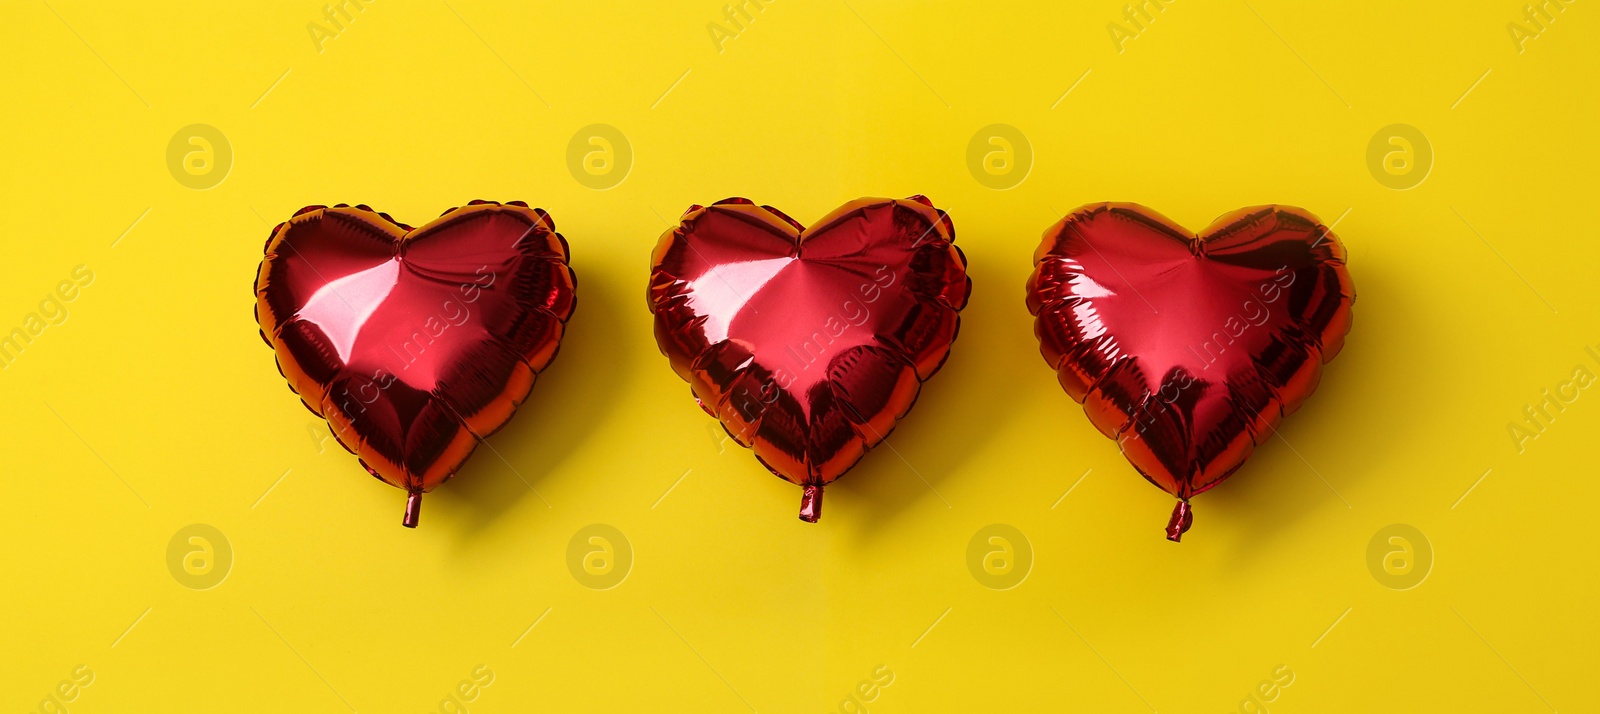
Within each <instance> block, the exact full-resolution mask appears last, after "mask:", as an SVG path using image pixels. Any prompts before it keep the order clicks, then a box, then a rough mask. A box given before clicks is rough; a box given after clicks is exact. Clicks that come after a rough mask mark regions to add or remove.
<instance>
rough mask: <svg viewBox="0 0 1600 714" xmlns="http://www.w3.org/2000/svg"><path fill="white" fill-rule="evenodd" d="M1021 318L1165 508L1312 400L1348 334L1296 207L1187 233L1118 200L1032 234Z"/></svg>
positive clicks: (1340, 275) (1264, 210)
mask: <svg viewBox="0 0 1600 714" xmlns="http://www.w3.org/2000/svg"><path fill="white" fill-rule="evenodd" d="M1034 264H1035V266H1034V271H1033V275H1032V277H1030V278H1029V279H1028V297H1027V302H1028V311H1029V312H1031V313H1033V315H1034V316H1035V321H1034V332H1035V334H1036V335H1037V336H1038V338H1039V346H1040V351H1041V352H1042V353H1043V355H1044V358H1045V361H1046V362H1048V363H1049V364H1050V366H1051V367H1052V368H1053V369H1055V370H1056V373H1057V376H1058V378H1059V379H1060V382H1061V386H1062V388H1063V389H1065V390H1066V392H1067V394H1069V395H1071V396H1072V398H1073V399H1075V400H1077V401H1078V402H1081V403H1082V404H1083V409H1084V411H1085V412H1086V413H1087V414H1088V416H1089V421H1091V422H1093V423H1094V425H1095V427H1097V428H1098V429H1099V430H1100V432H1101V433H1103V434H1105V435H1106V436H1108V437H1111V438H1113V439H1115V440H1116V441H1117V444H1118V445H1119V446H1120V447H1121V449H1122V453H1123V455H1124V456H1126V457H1127V459H1128V461H1129V462H1131V463H1132V464H1133V467H1134V468H1135V469H1137V470H1138V471H1139V473H1140V474H1142V475H1143V476H1144V477H1145V478H1146V479H1148V480H1149V481H1150V482H1151V483H1153V484H1155V485H1156V486H1159V487H1160V488H1161V489H1162V490H1164V491H1166V492H1167V493H1170V494H1172V495H1173V496H1176V497H1177V498H1178V499H1179V500H1178V503H1177V504H1176V505H1175V506H1174V508H1173V511H1172V515H1171V518H1170V519H1169V520H1168V523H1167V538H1168V539H1170V540H1173V541H1177V540H1179V538H1180V537H1181V536H1182V534H1183V532H1184V531H1186V530H1188V529H1189V526H1190V524H1191V523H1192V522H1193V519H1194V515H1193V512H1192V511H1191V510H1190V505H1189V499H1190V498H1192V497H1193V496H1195V495H1196V494H1199V493H1202V492H1204V491H1206V490H1207V489H1210V488H1212V487H1213V486H1216V485H1217V484H1218V483H1221V482H1222V480H1223V479H1226V478H1227V477H1228V476H1229V475H1231V474H1233V472H1234V471H1236V470H1238V468H1239V467H1240V466H1241V465H1243V464H1244V462H1245V459H1247V458H1249V456H1250V454H1251V452H1252V451H1253V450H1254V448H1255V447H1256V446H1258V445H1260V444H1261V443H1262V442H1264V441H1266V440H1267V439H1270V438H1271V437H1272V436H1273V434H1275V433H1276V430H1277V428H1278V424H1279V422H1280V420H1281V419H1282V418H1283V417H1285V416H1288V415H1289V414H1291V413H1293V412H1294V411H1295V410H1296V409H1298V408H1299V407H1300V405H1301V403H1302V402H1304V401H1305V400H1306V398H1307V397H1309V396H1311V393H1312V392H1313V391H1315V390H1316V388H1317V383H1318V381H1319V380H1320V378H1321V374H1322V365H1323V364H1324V363H1326V362H1328V361H1329V360H1332V359H1333V358H1334V356H1335V355H1337V354H1339V349H1340V347H1342V346H1343V345H1344V337H1345V333H1347V332H1349V330H1350V305H1351V303H1353V302H1354V301H1355V287H1354V285H1353V284H1352V283H1351V281H1350V275H1349V273H1348V272H1347V271H1346V269H1345V251H1344V247H1343V246H1342V245H1341V244H1340V243H1339V239H1338V238H1337V237H1335V236H1334V235H1333V233H1332V232H1331V231H1329V229H1328V228H1327V227H1326V226H1324V225H1322V223H1321V222H1320V221H1318V220H1317V218H1316V217H1315V216H1312V215H1311V214H1310V213H1307V212H1306V211H1303V210H1301V209H1298V208H1291V207H1287V206H1262V207H1257V208H1246V209H1243V210H1239V211H1235V212H1233V213H1230V214H1228V215H1225V216H1223V217H1221V218H1219V219H1217V221H1216V222H1215V223H1213V224H1212V225H1211V227H1209V228H1207V229H1206V230H1204V231H1202V232H1201V233H1200V234H1198V235H1196V234H1194V233H1191V232H1189V231H1187V230H1185V229H1183V228H1181V227H1179V226H1178V225H1176V224H1174V223H1172V222H1171V221H1169V220H1167V219H1166V218H1164V217H1162V216H1161V215H1160V214H1158V213H1156V212H1154V211H1151V210H1149V209H1147V208H1144V207H1142V206H1138V205H1135V204H1131V203H1103V204H1095V205H1089V206H1084V207H1082V208H1079V209H1078V210H1076V211H1073V212H1072V213H1071V214H1070V215H1068V216H1067V217H1066V218H1063V219H1062V220H1061V221H1060V222H1059V223H1056V224H1055V225H1054V226H1052V227H1051V228H1050V229H1049V230H1047V231H1045V233H1044V241H1043V242H1042V243H1041V244H1040V245H1039V249H1038V251H1037V252H1036V253H1035V255H1034Z"/></svg>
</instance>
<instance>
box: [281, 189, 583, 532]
mask: <svg viewBox="0 0 1600 714" xmlns="http://www.w3.org/2000/svg"><path fill="white" fill-rule="evenodd" d="M567 260H568V253H567V242H566V240H565V239H564V238H562V237H561V235H560V234H559V233H556V232H555V224H554V223H553V222H552V221H551V220H550V217H549V215H548V214H546V213H545V212H544V211H543V210H541V209H530V208H528V206H527V204H524V203H522V202H520V201H513V202H511V203H509V204H499V203H492V202H487V201H473V202H472V203H471V204H469V205H467V206H465V207H461V208H452V209H450V210H448V211H445V212H444V214H443V215H442V216H440V217H439V218H437V219H435V220H434V221H433V222H432V223H429V224H428V225H425V226H423V227H421V228H417V229H413V228H411V227H410V226H407V225H404V224H401V223H397V222H395V221H394V220H393V219H391V218H390V217H389V216H388V215H386V214H382V213H377V212H375V211H373V210H372V209H370V208H368V207H366V206H355V207H350V206H347V205H345V204H340V205H338V206H334V207H333V208H327V207H324V206H309V207H307V208H302V209H300V210H299V211H298V212H296V213H295V215H294V217H293V218H291V219H289V220H288V221H287V222H285V223H281V224H279V225H278V226H277V228H274V229H273V231H272V237H271V238H269V239H268V240H267V245H266V256H265V257H263V258H262V259H261V267H260V269H259V270H258V271H257V273H256V321H257V322H258V323H259V324H260V326H261V337H262V339H264V340H266V342H267V344H268V345H269V346H271V347H272V349H273V351H274V352H276V353H277V360H278V370H279V371H280V372H282V373H283V375H284V377H286V378H287V379H288V380H289V387H290V388H291V389H293V390H294V391H295V392H296V393H297V394H299V395H300V399H301V401H302V402H304V403H305V405H306V407H307V408H308V409H310V410H311V411H312V413H314V414H316V415H318V416H321V417H324V418H326V419H327V420H328V423H329V425H330V426H331V427H332V429H333V434H334V436H335V437H337V438H338V439H339V443H340V444H342V445H344V447H345V448H346V449H349V450H350V452H351V453H354V454H355V455H356V456H358V457H360V460H361V465H362V466H365V467H366V469H367V471H368V472H370V473H371V474H372V475H373V476H376V477H378V478H379V479H382V480H383V481H385V482H387V483H389V484H391V485H394V486H398V487H400V488H403V489H405V490H406V491H407V493H408V494H409V497H408V498H407V500H406V513H405V517H404V518H403V519H402V521H401V522H402V523H403V524H404V525H406V526H408V527H416V524H417V512H418V509H419V508H420V504H421V497H422V494H423V493H424V492H426V491H429V490H431V489H432V488H433V487H435V486H438V485H439V484H441V483H444V482H445V481H446V480H448V479H449V478H450V477H451V476H452V475H454V474H455V472H456V469H458V468H460V467H461V464H462V463H463V462H465V461H466V460H467V457H468V456H470V455H471V454H472V451H473V449H474V448H476V447H477V445H478V442H479V441H482V440H483V439H484V438H486V437H488V436H489V435H490V434H492V433H494V431H495V430H496V429H499V428H500V426H501V425H503V424H505V423H506V421H507V420H509V419H510V418H511V415H512V413H513V412H515V411H516V408H517V406H518V405H520V404H521V403H522V401H523V400H524V399H526V398H527V396H528V391H529V390H530V389H532V388H533V382H534V378H535V377H536V376H538V374H539V372H540V371H541V370H543V369H544V368H545V367H546V366H547V365H549V364H550V361H551V360H553V359H555V356H556V350H557V349H558V348H559V346H560V342H561V334H562V331H563V329H564V328H565V322H566V320H567V318H568V317H569V316H570V315H571V314H572V310H573V306H574V304H575V297H574V294H573V291H574V289H575V287H576V285H577V277H576V276H575V275H574V274H573V272H572V269H571V268H569V267H568V266H567Z"/></svg>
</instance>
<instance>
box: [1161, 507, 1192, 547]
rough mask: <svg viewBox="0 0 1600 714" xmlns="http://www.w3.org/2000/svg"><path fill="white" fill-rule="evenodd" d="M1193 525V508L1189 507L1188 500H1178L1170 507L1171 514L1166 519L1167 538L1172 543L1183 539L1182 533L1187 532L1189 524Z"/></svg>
mask: <svg viewBox="0 0 1600 714" xmlns="http://www.w3.org/2000/svg"><path fill="white" fill-rule="evenodd" d="M1192 525H1194V510H1193V509H1191V508H1189V502H1188V501H1179V502H1178V503H1177V505H1175V506H1173V507H1172V516H1171V517H1170V518H1168V519H1167V540H1170V541H1172V542H1174V543H1177V542H1178V541H1181V540H1183V534H1184V533H1188V532H1189V526H1192Z"/></svg>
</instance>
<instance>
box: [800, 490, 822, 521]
mask: <svg viewBox="0 0 1600 714" xmlns="http://www.w3.org/2000/svg"><path fill="white" fill-rule="evenodd" d="M821 517H822V487H821V486H818V485H817V484H814V483H808V484H806V487H805V489H804V490H802V491H801V492H800V520H802V521H805V522H807V523H816V522H817V519H818V518H821Z"/></svg>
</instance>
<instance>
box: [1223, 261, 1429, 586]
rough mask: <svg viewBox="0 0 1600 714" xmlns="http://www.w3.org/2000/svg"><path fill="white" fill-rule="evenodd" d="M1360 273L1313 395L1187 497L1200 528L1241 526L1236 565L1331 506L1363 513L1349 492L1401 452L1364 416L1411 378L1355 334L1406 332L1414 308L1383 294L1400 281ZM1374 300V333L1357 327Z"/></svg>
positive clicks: (1395, 439)
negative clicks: (1206, 487)
mask: <svg viewBox="0 0 1600 714" xmlns="http://www.w3.org/2000/svg"><path fill="white" fill-rule="evenodd" d="M1364 267H1367V269H1366V270H1363V271H1362V272H1361V274H1359V275H1357V276H1355V277H1356V278H1357V279H1358V281H1359V282H1358V283H1357V286H1356V290H1357V296H1358V297H1357V301H1356V304H1355V305H1354V306H1353V310H1354V321H1353V325H1352V328H1351V331H1350V334H1349V335H1348V336H1347V337H1346V339H1345V344H1344V349H1343V350H1342V351H1340V353H1339V354H1338V356H1336V357H1335V358H1334V360H1333V361H1332V362H1329V363H1327V364H1325V365H1323V371H1322V380H1321V382H1320V383H1319V384H1318V385H1317V391H1316V393H1315V394H1313V395H1311V397H1310V398H1309V399H1307V400H1306V401H1305V403H1304V404H1302V405H1301V407H1300V410H1299V411H1297V412H1295V413H1294V414H1291V415H1289V416H1288V417H1286V418H1285V419H1284V420H1283V422H1282V423H1281V424H1280V425H1279V427H1278V433H1277V434H1275V435H1273V436H1271V437H1269V438H1268V439H1267V440H1266V441H1264V442H1262V443H1261V444H1260V445H1258V446H1257V447H1256V450H1255V453H1253V454H1252V455H1251V457H1250V460H1248V461H1246V462H1245V465H1244V466H1243V467H1241V468H1240V469H1239V471H1238V472H1236V473H1235V474H1234V475H1233V476H1231V477H1229V478H1228V480H1227V481H1226V482H1224V483H1222V484H1220V485H1218V486H1217V487H1216V488H1214V489H1212V490H1211V491H1208V492H1206V493H1204V494H1201V495H1200V496H1197V497H1196V498H1195V500H1194V507H1195V527H1196V528H1197V529H1198V528H1199V527H1200V526H1201V524H1202V519H1203V518H1206V517H1208V516H1209V517H1215V518H1217V519H1227V520H1228V521H1229V522H1231V523H1234V524H1236V525H1238V526H1239V527H1240V528H1241V531H1242V533H1243V537H1242V538H1241V539H1240V540H1239V543H1238V549H1237V553H1236V555H1237V556H1238V557H1239V558H1248V557H1249V556H1250V555H1252V554H1261V553H1262V552H1263V551H1262V550H1261V549H1260V548H1259V547H1258V546H1257V545H1255V544H1258V543H1259V542H1260V540H1259V539H1261V538H1268V537H1275V536H1277V535H1278V534H1280V533H1282V532H1283V531H1284V530H1285V529H1287V528H1290V527H1291V526H1293V524H1295V523H1296V522H1298V521H1300V520H1302V519H1304V518H1305V517H1306V516H1308V515H1309V514H1310V513H1311V512H1312V511H1313V510H1316V509H1319V508H1323V507H1326V506H1328V505H1329V504H1330V502H1331V503H1332V504H1334V505H1336V506H1338V507H1340V509H1341V510H1344V509H1349V510H1354V509H1357V508H1361V507H1362V506H1363V504H1361V503H1357V502H1355V501H1352V500H1351V494H1352V493H1353V492H1356V491H1359V490H1361V489H1360V488H1359V485H1360V484H1361V482H1363V481H1365V480H1367V479H1370V478H1372V477H1373V476H1376V475H1378V474H1379V473H1381V472H1382V470H1383V466H1384V464H1385V463H1386V462H1388V461H1389V460H1390V459H1391V458H1392V457H1393V456H1394V455H1395V454H1396V453H1399V449H1400V447H1401V444H1402V441H1403V434H1402V433H1401V432H1400V431H1399V430H1397V429H1394V428H1393V426H1392V424H1391V423H1390V422H1388V421H1387V420H1384V419H1380V418H1371V417H1375V416H1376V414H1375V412H1378V411H1379V410H1382V409H1383V408H1384V407H1382V406H1381V405H1382V404H1383V402H1384V400H1383V399H1382V398H1381V397H1379V398H1375V397H1374V395H1375V394H1378V395H1396V394H1406V393H1407V388H1408V387H1407V385H1408V382H1409V380H1411V379H1412V376H1411V375H1407V374H1405V373H1404V372H1403V371H1401V370H1399V369H1396V363H1395V361H1394V355H1395V353H1396V349H1395V347H1396V345H1393V344H1381V343H1379V342H1377V341H1376V340H1375V339H1366V338H1367V337H1368V336H1367V335H1363V334H1362V333H1363V332H1370V333H1372V334H1371V336H1370V337H1371V338H1377V337H1379V336H1380V334H1391V335H1392V334H1405V333H1406V331H1407V330H1406V328H1405V327H1404V326H1405V325H1407V324H1411V323H1410V320H1412V319H1413V316H1412V313H1413V312H1415V311H1412V310H1408V307H1409V306H1408V305H1407V304H1406V303H1405V302H1404V301H1403V300H1404V298H1403V297H1402V296H1403V293H1401V292H1399V291H1395V290H1391V289H1389V288H1390V286H1393V285H1399V284H1402V283H1403V282H1404V279H1405V278H1404V276H1389V275H1385V274H1383V273H1380V272H1378V271H1377V270H1376V266H1364ZM1374 297H1377V298H1379V299H1377V300H1374V299H1373V298H1374ZM1374 303H1381V304H1382V307H1383V311H1382V312H1381V313H1379V312H1375V311H1372V310H1370V309H1369V311H1368V312H1369V313H1370V314H1371V315H1372V316H1371V317H1368V318H1367V324H1369V325H1371V327H1369V328H1367V329H1366V330H1363V329H1362V325H1363V319H1362V310H1361V308H1362V307H1363V306H1371V307H1376V305H1374ZM1374 390H1376V391H1374ZM1291 479H1292V481H1286V480H1291ZM1296 481H1298V483H1296ZM1367 505H1371V504H1367Z"/></svg>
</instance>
